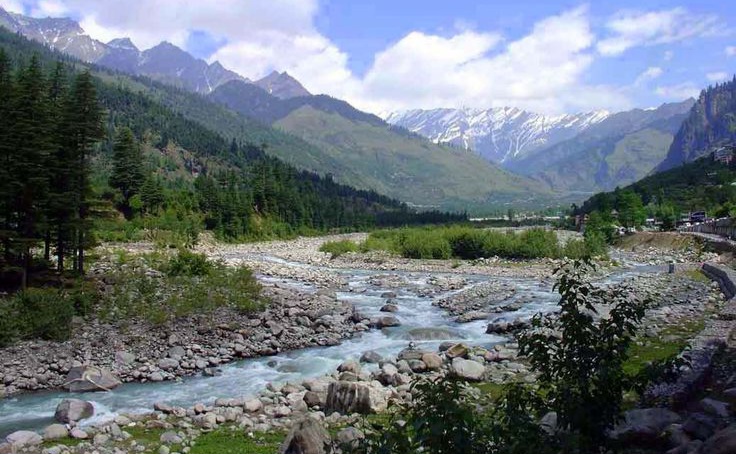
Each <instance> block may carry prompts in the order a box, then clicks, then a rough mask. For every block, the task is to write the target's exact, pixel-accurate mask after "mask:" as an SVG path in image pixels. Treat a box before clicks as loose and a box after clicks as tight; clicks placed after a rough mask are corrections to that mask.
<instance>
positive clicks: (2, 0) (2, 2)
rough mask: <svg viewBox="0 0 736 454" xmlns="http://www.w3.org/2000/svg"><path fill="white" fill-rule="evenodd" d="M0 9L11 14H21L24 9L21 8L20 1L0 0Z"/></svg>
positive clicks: (21, 3)
mask: <svg viewBox="0 0 736 454" xmlns="http://www.w3.org/2000/svg"><path fill="white" fill-rule="evenodd" d="M0 7H2V8H3V9H4V10H6V11H10V12H11V13H20V14H23V12H24V11H25V9H24V8H23V2H21V1H20V0H0Z"/></svg>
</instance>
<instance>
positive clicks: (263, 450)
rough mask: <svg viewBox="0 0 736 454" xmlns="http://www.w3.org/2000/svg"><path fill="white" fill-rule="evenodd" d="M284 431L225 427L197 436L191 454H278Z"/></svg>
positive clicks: (284, 436)
mask: <svg viewBox="0 0 736 454" xmlns="http://www.w3.org/2000/svg"><path fill="white" fill-rule="evenodd" d="M285 438H286V434H285V433H283V432H266V433H254V434H253V436H252V437H251V436H249V435H248V434H246V433H245V432H244V431H243V430H238V429H235V428H230V427H223V428H220V429H217V430H215V431H213V432H209V433H206V434H203V435H202V436H200V437H199V438H197V440H196V442H195V444H194V446H192V449H191V451H189V454H245V453H248V454H278V452H279V447H280V446H281V443H282V442H283V441H284V439H285Z"/></svg>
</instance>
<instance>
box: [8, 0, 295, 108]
mask: <svg viewBox="0 0 736 454" xmlns="http://www.w3.org/2000/svg"><path fill="white" fill-rule="evenodd" d="M0 26H3V27H5V28H7V29H9V30H11V31H13V32H16V33H20V34H22V35H24V36H26V37H27V38H30V39H32V40H34V41H38V42H40V43H43V44H45V45H47V46H49V47H50V48H52V49H54V50H58V51H60V52H64V53H67V54H69V55H72V56H74V57H77V58H79V59H80V60H82V61H85V62H89V63H95V64H98V65H101V66H105V67H107V68H111V69H116V70H118V71H123V72H126V73H129V74H136V75H143V76H147V77H150V78H152V79H154V80H157V81H160V82H164V83H168V84H171V85H174V86H177V87H180V88H184V89H187V90H191V91H194V92H197V93H202V94H207V93H210V92H212V91H213V90H214V89H216V88H217V87H219V86H220V85H222V84H225V83H227V82H229V81H232V80H241V81H245V82H250V81H249V80H248V79H247V78H244V77H242V76H241V75H239V74H237V73H235V72H233V71H230V70H228V69H225V68H224V67H223V66H222V65H221V64H220V63H219V62H217V61H215V62H213V63H207V62H206V61H204V60H202V59H198V58H195V57H193V56H192V55H190V54H189V53H187V52H185V51H184V50H182V49H180V48H178V47H176V46H175V45H173V44H171V43H168V42H162V43H161V44H159V45H157V46H155V47H152V48H151V49H148V50H145V51H140V50H139V49H138V48H137V47H136V46H135V44H133V42H132V41H131V40H130V39H129V38H118V39H113V40H112V41H110V42H108V43H103V42H101V41H97V40H96V39H93V38H91V37H90V36H89V35H87V34H86V33H85V32H84V30H83V29H82V27H81V26H80V25H79V24H78V23H77V22H75V21H73V20H71V19H66V18H51V17H48V18H34V17H28V16H23V15H21V14H15V13H10V12H8V11H5V10H3V9H2V8H0ZM252 83H253V84H254V85H256V86H259V87H261V88H263V89H264V90H267V91H268V92H270V93H272V94H274V96H277V97H280V98H288V97H293V96H308V95H309V92H308V91H307V90H306V89H305V88H304V87H303V86H302V85H301V84H300V83H299V82H298V81H297V80H296V79H294V78H293V77H291V76H289V75H288V74H286V73H278V72H275V71H274V72H273V73H271V74H269V75H268V76H266V77H264V78H263V79H260V80H257V81H254V82H252Z"/></svg>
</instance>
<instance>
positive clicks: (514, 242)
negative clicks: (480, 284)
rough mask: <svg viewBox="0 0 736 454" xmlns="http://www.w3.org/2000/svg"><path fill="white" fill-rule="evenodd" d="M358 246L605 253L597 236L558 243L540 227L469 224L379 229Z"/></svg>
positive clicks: (442, 252) (436, 254)
mask: <svg viewBox="0 0 736 454" xmlns="http://www.w3.org/2000/svg"><path fill="white" fill-rule="evenodd" d="M360 248H361V250H363V251H368V250H388V251H390V252H394V253H397V254H399V255H401V256H402V257H406V258H412V259H449V258H458V259H468V260H474V259H479V258H485V257H494V256H497V257H502V258H509V259H536V258H562V257H567V258H570V259H583V258H591V257H595V256H602V255H605V254H606V244H605V241H604V240H603V239H602V238H601V237H599V236H586V237H585V239H583V240H575V239H573V240H570V241H568V243H567V244H565V245H564V246H561V245H560V244H559V241H558V239H557V234H556V233H555V232H554V231H551V230H545V229H543V228H533V229H528V230H524V231H522V232H518V233H517V232H513V231H508V232H499V231H495V230H485V229H475V228H472V227H464V226H452V227H431V228H430V227H427V228H405V229H398V230H382V231H377V232H373V233H371V235H370V236H369V237H368V239H367V240H366V241H365V242H364V243H363V244H361V245H360Z"/></svg>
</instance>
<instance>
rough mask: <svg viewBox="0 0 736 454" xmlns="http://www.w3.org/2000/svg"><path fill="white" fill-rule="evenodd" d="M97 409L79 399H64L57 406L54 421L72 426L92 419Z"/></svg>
mask: <svg viewBox="0 0 736 454" xmlns="http://www.w3.org/2000/svg"><path fill="white" fill-rule="evenodd" d="M94 414H95V407H93V406H92V404H91V403H89V402H86V401H84V400H79V399H64V400H62V401H61V402H60V403H59V405H57V406H56V412H55V413H54V419H55V420H56V421H58V422H60V423H63V424H70V423H74V422H78V421H81V420H83V419H86V418H90V417H92V415H94Z"/></svg>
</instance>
